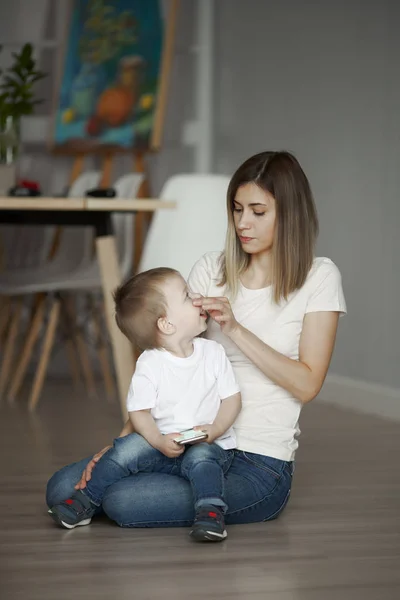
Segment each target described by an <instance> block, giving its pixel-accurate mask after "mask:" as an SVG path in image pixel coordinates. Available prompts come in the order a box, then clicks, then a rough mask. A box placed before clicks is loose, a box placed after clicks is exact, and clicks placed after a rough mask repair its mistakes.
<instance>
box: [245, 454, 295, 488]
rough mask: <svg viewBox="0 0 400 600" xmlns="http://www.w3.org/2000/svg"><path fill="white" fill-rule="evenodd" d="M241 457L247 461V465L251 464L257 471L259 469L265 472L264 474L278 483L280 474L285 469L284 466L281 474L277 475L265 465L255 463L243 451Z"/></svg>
mask: <svg viewBox="0 0 400 600" xmlns="http://www.w3.org/2000/svg"><path fill="white" fill-rule="evenodd" d="M242 456H243V457H244V458H245V460H247V461H248V462H249V463H251V464H252V465H253V466H254V467H256V468H257V469H260V470H261V471H265V472H266V473H269V474H270V475H272V476H273V477H274V478H275V479H277V480H278V481H279V479H280V478H281V477H282V473H283V470H284V468H285V465H284V466H283V469H282V472H281V473H278V472H277V471H275V470H274V469H272V468H271V467H268V466H267V465H263V464H259V463H258V462H257V461H255V460H253V459H252V458H251V457H250V456H249V455H248V454H247V453H246V452H245V451H244V450H243V451H242Z"/></svg>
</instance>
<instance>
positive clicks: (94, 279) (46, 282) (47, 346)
mask: <svg viewBox="0 0 400 600" xmlns="http://www.w3.org/2000/svg"><path fill="white" fill-rule="evenodd" d="M142 179H143V176H142V175H141V174H135V173H133V174H130V175H125V176H124V177H121V178H120V179H119V180H118V181H116V182H115V184H114V188H115V189H116V192H117V196H116V197H119V198H135V197H136V194H137V190H138V188H139V186H140V183H141V181H142ZM133 220H134V215H131V214H128V215H127V214H121V215H119V214H117V213H116V214H115V215H113V224H114V233H115V236H116V239H117V249H118V256H119V261H120V268H121V272H122V274H123V276H124V277H126V276H127V275H128V273H129V271H130V270H131V267H132V259H133ZM68 229H69V228H65V230H66V231H67V230H68ZM92 244H93V238H91V248H90V250H91V255H92V256H91V258H90V260H89V259H88V256H87V254H86V250H87V248H86V247H85V256H84V259H82V261H81V262H80V264H78V265H77V266H75V268H72V269H69V270H68V271H62V272H60V273H52V274H51V276H46V277H44V278H43V279H42V280H41V281H40V280H37V281H32V279H31V278H29V281H27V282H25V283H20V284H19V285H15V286H14V287H13V288H12V290H11V292H12V294H13V295H26V294H38V293H46V294H53V297H52V304H51V308H50V311H49V317H48V325H47V328H46V332H45V334H44V339H43V349H42V352H41V356H40V359H39V365H38V368H37V371H36V376H35V380H34V384H33V388H32V392H31V396H30V401H29V405H30V408H31V409H34V408H35V406H36V404H37V402H38V400H39V395H40V392H41V389H42V386H43V382H44V377H45V374H46V371H47V366H48V361H49V358H50V354H51V350H52V347H53V344H54V339H55V334H56V330H57V326H58V323H59V319H60V314H61V315H62V316H63V318H64V322H65V323H66V326H67V328H68V330H69V332H70V333H71V332H72V333H73V332H75V333H76V334H77V337H76V338H75V340H74V341H75V342H76V343H77V344H81V343H82V336H81V331H82V327H83V326H87V324H88V321H91V320H92V319H89V320H88V319H86V318H84V319H83V320H81V323H79V320H78V317H77V315H76V311H75V310H74V308H73V307H72V304H71V298H70V297H67V298H65V297H64V296H63V297H61V296H60V294H61V293H68V292H69V293H71V292H88V293H90V294H92V293H93V292H95V291H99V290H101V276H100V270H99V266H98V263H97V258H96V256H95V255H93V252H92V250H93V245H92ZM10 289H11V288H10ZM90 304H91V309H94V310H91V313H92V314H91V317H93V330H92V331H93V332H94V334H95V335H96V337H97V338H101V340H102V344H101V346H99V348H98V357H99V360H100V362H101V367H102V372H103V376H104V379H105V384H106V389H107V392H108V394H109V395H112V394H113V391H114V383H113V378H112V374H111V371H110V368H109V363H108V359H107V351H106V347H105V343H104V336H102V335H101V327H102V322H101V319H100V316H99V312H98V310H96V309H97V308H98V307H96V306H95V302H94V301H93V298H91V302H90ZM42 310H43V309H42ZM36 314H37V313H36ZM36 314H35V316H34V318H33V321H32V323H33V324H32V328H31V330H30V332H29V334H28V336H27V337H26V340H25V344H24V348H23V350H22V353H21V358H20V361H19V363H18V365H17V368H16V371H15V375H14V378H13V381H12V383H11V386H10V390H9V394H8V396H9V399H10V400H13V399H14V398H15V396H16V395H17V393H18V391H19V389H20V386H21V383H22V381H23V378H24V375H25V373H26V369H27V366H28V364H29V361H30V359H31V356H32V352H33V348H34V345H35V343H36V340H37V337H38V335H39V333H40V326H39V325H36V326H34V324H35V317H36ZM38 321H39V319H38ZM78 349H79V348H78ZM81 350H82V348H81ZM79 358H80V360H81V364H82V368H83V370H84V376H85V379H86V384H87V388H88V391H89V393H92V394H94V393H95V386H94V380H93V376H92V372H91V369H90V367H89V365H88V364H87V358H84V360H83V362H82V359H83V356H82V352H80V357H79ZM89 369H90V370H89Z"/></svg>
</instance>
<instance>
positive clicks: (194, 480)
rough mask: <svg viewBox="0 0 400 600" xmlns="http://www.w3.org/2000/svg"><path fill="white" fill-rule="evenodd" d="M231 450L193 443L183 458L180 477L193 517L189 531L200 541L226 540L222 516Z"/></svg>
mask: <svg viewBox="0 0 400 600" xmlns="http://www.w3.org/2000/svg"><path fill="white" fill-rule="evenodd" d="M233 456H234V452H233V450H223V449H222V448H221V447H220V446H218V445H217V444H206V443H202V444H195V445H194V446H192V447H191V448H189V449H188V450H187V451H186V453H185V455H184V456H183V459H182V464H181V475H182V477H185V479H188V480H189V482H190V484H191V486H192V491H193V496H194V501H195V510H196V516H195V520H194V522H193V525H192V529H191V531H190V535H191V536H192V538H193V539H195V540H196V541H199V542H220V541H222V540H224V539H225V538H226V537H227V535H228V534H227V532H226V529H225V520H224V513H225V511H226V509H227V508H228V507H227V504H226V502H225V477H224V475H225V473H226V472H227V471H228V469H229V467H230V466H231V463H232V460H233Z"/></svg>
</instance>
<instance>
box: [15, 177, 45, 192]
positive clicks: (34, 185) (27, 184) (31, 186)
mask: <svg viewBox="0 0 400 600" xmlns="http://www.w3.org/2000/svg"><path fill="white" fill-rule="evenodd" d="M18 185H19V186H21V187H24V188H27V189H28V190H35V191H37V192H38V191H39V190H40V186H39V184H38V182H37V181H31V180H29V179H21V180H20V181H19V182H18Z"/></svg>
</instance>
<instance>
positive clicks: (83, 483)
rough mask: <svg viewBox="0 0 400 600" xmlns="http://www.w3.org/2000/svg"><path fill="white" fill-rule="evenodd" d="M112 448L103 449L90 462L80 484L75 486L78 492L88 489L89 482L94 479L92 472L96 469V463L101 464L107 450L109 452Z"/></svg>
mask: <svg viewBox="0 0 400 600" xmlns="http://www.w3.org/2000/svg"><path fill="white" fill-rule="evenodd" d="M111 447H112V446H106V447H105V448H103V450H100V452H98V453H97V454H95V455H94V456H93V458H92V460H90V461H89V462H88V464H87V465H86V469H85V470H84V471H83V473H82V477H81V479H80V481H78V483H77V484H76V486H75V489H76V490H83V489H84V488H85V487H86V483H87V482H88V481H90V479H91V477H92V471H93V469H94V467H95V466H96V463H97V462H99V460H100V458H101V457H102V456H103V454H105V453H106V452H107V450H109V449H110V448H111Z"/></svg>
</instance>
